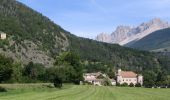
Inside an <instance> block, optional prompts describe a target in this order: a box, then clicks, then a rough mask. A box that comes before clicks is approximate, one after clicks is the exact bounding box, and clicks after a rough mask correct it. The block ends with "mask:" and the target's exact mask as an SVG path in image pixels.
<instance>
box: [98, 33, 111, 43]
mask: <svg viewBox="0 0 170 100" xmlns="http://www.w3.org/2000/svg"><path fill="white" fill-rule="evenodd" d="M96 40H98V41H102V42H107V43H111V42H112V38H111V35H110V34H107V33H101V34H99V35H98V36H97V37H96Z"/></svg>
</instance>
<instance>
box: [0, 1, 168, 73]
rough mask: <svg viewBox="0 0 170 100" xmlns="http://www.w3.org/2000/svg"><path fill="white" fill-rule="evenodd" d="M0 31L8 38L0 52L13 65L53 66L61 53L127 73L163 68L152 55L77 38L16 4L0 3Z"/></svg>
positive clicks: (31, 10)
mask: <svg viewBox="0 0 170 100" xmlns="http://www.w3.org/2000/svg"><path fill="white" fill-rule="evenodd" d="M0 31H2V32H4V33H6V34H7V39H6V40H0V52H1V53H2V54H5V55H6V56H9V57H12V58H13V59H15V61H20V62H22V63H23V64H27V63H29V62H30V61H33V62H34V63H41V64H43V65H45V66H53V63H54V61H55V58H56V56H57V55H59V54H60V53H61V52H63V51H71V52H75V53H76V54H78V55H80V57H81V60H82V62H83V61H89V62H103V63H104V64H103V65H102V66H103V67H104V65H105V64H107V65H110V66H112V67H111V68H118V67H122V68H123V69H127V70H134V71H137V72H143V71H144V70H145V71H147V70H152V71H155V72H158V70H160V69H161V68H162V67H163V68H167V67H164V66H162V63H161V62H159V61H160V60H159V58H157V57H156V56H155V55H154V54H152V53H149V52H145V51H139V50H134V49H130V48H126V47H121V46H119V45H114V44H107V43H102V42H97V41H94V40H91V39H86V38H81V37H77V36H75V35H72V34H71V33H69V32H68V31H66V30H64V29H63V28H61V27H60V26H59V25H56V24H55V23H53V22H52V21H51V20H50V19H48V18H47V17H45V16H43V15H42V14H40V13H38V12H36V11H34V10H33V9H31V8H29V7H27V6H26V5H24V4H22V3H20V2H17V1H15V0H1V1H0Z"/></svg>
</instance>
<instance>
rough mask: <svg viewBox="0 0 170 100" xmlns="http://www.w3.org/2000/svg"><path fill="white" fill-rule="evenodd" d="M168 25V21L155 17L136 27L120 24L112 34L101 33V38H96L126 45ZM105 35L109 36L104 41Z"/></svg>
mask: <svg viewBox="0 0 170 100" xmlns="http://www.w3.org/2000/svg"><path fill="white" fill-rule="evenodd" d="M168 27H170V25H169V24H168V22H166V21H162V20H161V19H159V18H154V19H152V20H151V21H149V22H147V23H142V24H140V25H139V26H137V27H134V28H131V27H130V26H118V27H117V29H116V31H114V32H113V33H112V34H111V35H108V34H107V36H106V35H105V34H102V35H100V38H96V40H98V41H102V42H107V43H117V44H120V45H125V44H127V43H130V42H135V41H138V40H140V39H142V38H144V37H145V36H147V35H149V34H151V33H152V32H155V31H157V30H161V29H165V28H168ZM109 36H110V37H109ZM97 37H98V36H97ZM103 37H107V38H105V39H104V41H103V40H102V38H103ZM107 39H108V40H107ZM110 39H111V40H110Z"/></svg>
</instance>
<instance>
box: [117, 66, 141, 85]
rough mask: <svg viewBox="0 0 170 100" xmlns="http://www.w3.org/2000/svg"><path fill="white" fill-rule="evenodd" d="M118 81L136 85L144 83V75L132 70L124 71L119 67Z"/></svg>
mask: <svg viewBox="0 0 170 100" xmlns="http://www.w3.org/2000/svg"><path fill="white" fill-rule="evenodd" d="M117 83H120V84H123V83H127V84H128V85H130V83H133V84H134V85H136V84H137V83H140V84H141V85H143V76H142V75H140V74H136V73H135V72H132V71H122V70H121V69H118V72H117Z"/></svg>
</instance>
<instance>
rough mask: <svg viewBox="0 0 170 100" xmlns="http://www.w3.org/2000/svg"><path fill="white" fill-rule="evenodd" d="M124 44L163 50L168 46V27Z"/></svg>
mask: <svg viewBox="0 0 170 100" xmlns="http://www.w3.org/2000/svg"><path fill="white" fill-rule="evenodd" d="M126 46H128V47H132V48H137V49H141V50H158V51H159V50H161V49H162V50H164V49H168V48H170V28H167V29H163V30H159V31H156V32H153V33H151V34H150V35H148V36H146V37H144V38H143V39H140V40H139V41H137V42H135V43H131V44H127V45H126Z"/></svg>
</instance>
